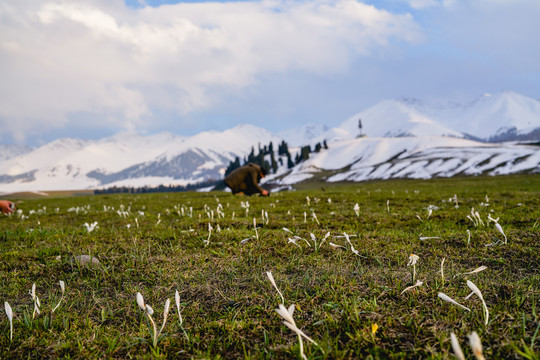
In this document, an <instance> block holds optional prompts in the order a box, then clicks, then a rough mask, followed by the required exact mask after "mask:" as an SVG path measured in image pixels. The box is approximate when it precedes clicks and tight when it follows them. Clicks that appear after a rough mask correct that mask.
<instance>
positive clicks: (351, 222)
mask: <svg viewBox="0 0 540 360" xmlns="http://www.w3.org/2000/svg"><path fill="white" fill-rule="evenodd" d="M308 187H309V188H310V189H306V190H298V191H294V192H283V193H276V194H272V196H271V197H269V198H262V197H233V196H232V195H230V194H227V193H221V192H215V193H168V194H140V195H129V194H126V195H103V196H77V197H52V198H33V199H31V198H30V199H28V198H27V199H24V202H21V203H19V208H20V210H22V213H19V214H18V215H12V216H0V300H1V301H2V302H4V301H7V302H8V303H9V304H10V306H11V308H12V309H13V312H14V318H13V340H10V325H9V322H8V319H7V317H6V315H5V312H4V311H3V308H2V312H1V314H0V358H9V357H13V358H59V357H60V358H84V359H88V358H186V359H190V358H197V359H202V358H212V359H218V358H227V359H236V358H253V359H260V358H267V359H286V358H290V359H295V358H299V357H300V346H299V342H298V337H297V336H296V335H295V333H294V332H293V331H291V330H290V329H289V328H288V327H286V326H285V325H283V323H282V321H283V319H282V318H281V317H280V315H278V313H277V312H276V311H275V310H274V309H276V308H278V305H279V304H280V303H281V302H282V298H281V296H280V294H279V293H278V292H277V291H276V289H275V288H274V287H273V286H272V284H271V282H270V281H269V279H268V277H267V275H266V272H267V271H270V272H271V273H272V274H273V277H274V278H275V282H276V285H277V287H278V288H279V290H280V291H281V293H282V295H283V298H284V304H285V306H286V307H289V306H290V305H292V304H295V309H296V310H295V311H294V313H293V317H294V321H295V323H296V326H297V327H298V328H299V329H301V330H302V331H303V332H304V333H305V334H306V335H307V336H309V337H310V338H311V339H313V340H314V341H315V342H316V343H317V345H315V344H313V343H311V342H309V341H308V340H306V339H304V340H303V351H304V352H305V356H306V357H307V358H309V359H324V358H328V359H349V358H368V357H371V358H430V357H433V358H452V357H453V355H452V354H453V352H452V347H451V343H450V333H451V332H454V333H455V334H456V336H457V339H458V341H459V342H460V344H461V347H462V348H463V351H464V353H465V356H466V357H467V358H472V356H473V355H472V351H471V349H470V347H469V344H468V338H467V335H469V334H470V333H471V332H473V331H475V332H476V333H478V335H479V337H480V339H481V341H482V344H483V347H484V355H485V356H486V358H489V359H493V358H504V359H512V358H530V359H533V358H538V357H539V346H538V343H540V340H538V337H540V334H539V323H540V322H539V317H538V301H539V298H540V270H539V264H540V255H539V253H540V242H539V240H540V177H539V176H508V177H481V178H455V179H437V180H430V181H416V180H403V181H398V180H392V181H384V182H372V183H360V184H349V185H336V186H328V185H325V186H324V188H323V186H322V185H321V184H309V185H308ZM456 199H457V206H456ZM355 204H358V208H357V212H358V213H357V212H356V211H355ZM472 208H474V211H475V212H478V216H479V218H480V220H481V221H482V222H481V223H480V222H479V220H478V219H477V218H476V217H473V216H472V215H471V210H472ZM266 214H267V216H266ZM488 215H489V216H490V217H492V218H495V219H498V222H499V224H500V228H501V229H502V230H503V232H504V234H505V235H506V237H507V243H505V238H504V236H503V234H502V233H501V232H500V231H499V230H498V229H497V227H496V226H495V224H494V222H492V221H489V220H488ZM469 217H470V218H469ZM94 222H97V227H96V228H95V229H94V230H92V231H88V230H87V228H86V226H85V225H84V224H85V223H87V224H92V223H94ZM254 222H255V224H256V225H255V226H254ZM284 228H286V229H288V231H290V232H288V231H287V230H284ZM291 233H292V234H291ZM328 233H329V235H328V236H327V237H326V239H325V240H324V241H323V239H324V238H325V236H326V234H328ZM344 234H347V236H348V237H349V240H350V243H349V242H347V239H346V237H345V235H344ZM469 234H470V237H469ZM312 235H313V237H314V238H315V240H313V238H312ZM294 236H298V237H299V238H294ZM290 238H291V239H293V240H292V241H290V240H289V239H290ZM411 254H415V255H417V256H418V260H417V262H416V265H415V266H414V269H413V266H407V263H408V262H409V259H410V255H411ZM79 255H92V256H95V257H96V258H97V259H99V262H100V264H101V265H99V266H89V265H82V264H80V263H78V262H76V261H74V260H73V259H74V256H79ZM481 266H486V267H487V269H485V270H483V271H480V272H476V273H473V274H463V273H466V272H471V271H473V270H475V269H477V268H479V267H481ZM441 268H442V271H441ZM460 274H461V275H460ZM413 276H414V281H413ZM60 280H62V281H63V282H65V294H64V296H63V299H62V300H61V301H60V299H61V289H60V286H59V281H60ZM417 280H419V281H421V282H422V285H420V286H417V287H414V288H411V289H409V290H406V291H405V292H403V291H404V290H405V289H406V288H407V287H409V286H411V285H413V284H415V283H416V281H417ZM467 280H470V281H472V283H474V285H476V286H477V287H478V289H479V290H480V292H481V294H482V296H483V299H484V300H485V302H486V306H487V310H488V311H489V319H488V321H487V325H486V323H485V322H486V315H487V314H486V313H485V311H484V308H483V305H482V301H481V300H480V298H479V297H478V296H477V295H473V296H471V297H470V298H467V299H466V297H467V295H469V294H470V293H471V290H470V288H469V287H468V285H467ZM33 283H35V284H36V295H37V296H38V297H39V299H40V303H41V308H40V310H41V313H40V314H36V315H35V316H34V318H33V316H32V314H33V311H34V301H33V300H32V297H31V295H30V291H31V288H32V284H33ZM175 291H178V293H179V299H180V308H181V315H182V319H183V322H182V323H181V322H180V318H179V315H178V309H177V307H176V305H175ZM137 292H140V293H141V294H142V295H143V297H144V300H145V301H146V302H147V304H149V305H151V307H152V308H153V310H154V314H153V316H152V318H153V320H154V321H155V322H156V328H157V331H159V329H160V328H161V325H162V322H163V309H164V305H165V301H166V299H170V301H171V309H170V312H169V314H168V320H167V322H166V324H165V326H164V328H163V330H162V333H161V336H160V338H159V339H157V340H158V342H157V346H155V347H154V346H153V344H152V342H153V341H152V336H151V331H149V330H152V328H153V327H152V325H151V323H150V322H149V320H148V318H147V317H145V315H144V312H143V310H141V309H140V308H139V306H138V305H137V301H136V294H137ZM439 293H444V294H446V295H448V296H449V297H451V298H452V299H454V300H455V301H457V302H458V303H460V304H461V305H463V306H465V307H467V308H468V309H470V311H468V310H466V309H463V308H461V307H459V306H457V305H454V304H452V303H449V302H446V301H443V300H442V299H441V298H440V297H438V294H439ZM58 303H59V304H60V305H59V306H58V307H57V309H56V310H55V311H54V312H52V309H53V308H54V307H55V306H56V305H57V304H58Z"/></svg>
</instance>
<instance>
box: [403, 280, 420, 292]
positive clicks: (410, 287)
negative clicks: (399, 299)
mask: <svg viewBox="0 0 540 360" xmlns="http://www.w3.org/2000/svg"><path fill="white" fill-rule="evenodd" d="M423 283H424V282H423V281H420V280H416V284H414V285H411V286H408V287H406V288H405V289H403V291H402V292H401V294H400V295H402V294H403V293H404V292H405V291H409V290H411V289H413V288H415V287H417V286H420V285H422V284H423Z"/></svg>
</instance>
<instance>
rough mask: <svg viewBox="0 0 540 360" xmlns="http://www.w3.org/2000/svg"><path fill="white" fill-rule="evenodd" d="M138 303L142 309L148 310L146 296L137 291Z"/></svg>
mask: <svg viewBox="0 0 540 360" xmlns="http://www.w3.org/2000/svg"><path fill="white" fill-rule="evenodd" d="M137 305H139V307H140V308H141V310H142V311H146V305H145V304H144V298H143V296H142V294H141V293H140V292H138V293H137Z"/></svg>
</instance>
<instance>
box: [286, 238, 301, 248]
mask: <svg viewBox="0 0 540 360" xmlns="http://www.w3.org/2000/svg"><path fill="white" fill-rule="evenodd" d="M291 243H292V244H294V245H296V246H298V247H299V248H300V249H301V248H302V247H301V246H300V245H298V244H297V243H296V239H293V238H289V242H288V243H287V244H291Z"/></svg>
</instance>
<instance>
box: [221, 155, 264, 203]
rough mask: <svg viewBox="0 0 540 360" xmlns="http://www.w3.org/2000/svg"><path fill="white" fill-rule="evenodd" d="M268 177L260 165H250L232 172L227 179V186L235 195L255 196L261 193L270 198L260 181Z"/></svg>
mask: <svg viewBox="0 0 540 360" xmlns="http://www.w3.org/2000/svg"><path fill="white" fill-rule="evenodd" d="M265 176H266V170H265V169H264V168H261V167H260V166H259V165H256V164H253V163H249V164H247V165H244V166H242V167H239V168H238V169H235V170H234V171H232V172H231V173H230V174H229V175H227V177H226V178H225V184H226V185H227V186H228V187H230V188H231V190H232V193H233V194H234V195H237V194H238V195H244V194H245V195H253V194H257V193H260V194H261V195H263V196H268V191H267V190H264V189H263V188H262V187H260V186H259V181H260V180H261V179H262V178H263V177H265Z"/></svg>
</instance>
